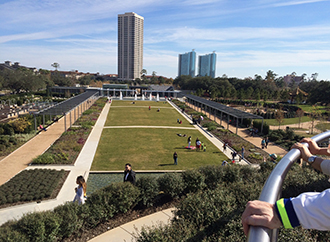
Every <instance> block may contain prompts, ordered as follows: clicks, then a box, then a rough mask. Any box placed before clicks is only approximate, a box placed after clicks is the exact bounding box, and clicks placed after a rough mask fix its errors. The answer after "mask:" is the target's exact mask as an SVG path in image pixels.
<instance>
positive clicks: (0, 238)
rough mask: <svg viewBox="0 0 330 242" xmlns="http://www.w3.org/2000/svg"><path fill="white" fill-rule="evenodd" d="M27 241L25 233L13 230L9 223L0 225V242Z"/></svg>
mask: <svg viewBox="0 0 330 242" xmlns="http://www.w3.org/2000/svg"><path fill="white" fill-rule="evenodd" d="M17 241H28V239H27V238H26V236H25V234H22V233H20V232H19V231H17V230H15V229H14V228H13V226H12V224H11V223H9V224H8V223H6V224H4V225H2V226H1V227H0V242H17Z"/></svg>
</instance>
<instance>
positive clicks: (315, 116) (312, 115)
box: [309, 105, 321, 134]
mask: <svg viewBox="0 0 330 242" xmlns="http://www.w3.org/2000/svg"><path fill="white" fill-rule="evenodd" d="M320 116H321V112H320V110H319V109H318V108H317V107H316V106H315V105H313V108H312V111H311V112H310V114H309V118H310V119H311V121H312V122H311V123H312V126H311V134H313V133H314V126H315V122H316V120H318V119H319V117H320Z"/></svg>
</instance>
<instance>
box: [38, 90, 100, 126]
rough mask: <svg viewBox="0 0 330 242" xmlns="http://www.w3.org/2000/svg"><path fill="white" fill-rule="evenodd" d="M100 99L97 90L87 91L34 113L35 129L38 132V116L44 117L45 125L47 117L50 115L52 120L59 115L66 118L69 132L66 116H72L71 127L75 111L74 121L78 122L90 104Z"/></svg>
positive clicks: (65, 124) (65, 123)
mask: <svg viewBox="0 0 330 242" xmlns="http://www.w3.org/2000/svg"><path fill="white" fill-rule="evenodd" d="M98 97H99V90H97V89H86V91H85V92H83V93H81V94H79V95H77V96H74V97H72V98H69V99H67V100H65V101H63V102H60V103H57V104H55V105H53V106H50V107H48V108H45V109H43V110H41V111H38V112H34V113H33V114H34V128H35V130H36V131H37V122H36V116H37V115H42V116H43V124H44V125H45V115H49V116H50V119H51V117H52V116H57V115H61V116H62V115H63V116H64V130H65V131H66V130H67V122H66V116H67V114H69V116H70V122H69V126H71V124H72V121H71V119H72V117H71V115H72V114H71V113H72V111H73V115H74V117H73V119H74V120H76V119H78V117H80V116H81V114H82V113H83V112H84V111H86V110H87V109H88V108H89V107H90V104H92V101H94V100H96V99H97V98H98ZM76 115H77V116H76Z"/></svg>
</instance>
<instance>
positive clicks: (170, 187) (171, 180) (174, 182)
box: [158, 173, 184, 198]
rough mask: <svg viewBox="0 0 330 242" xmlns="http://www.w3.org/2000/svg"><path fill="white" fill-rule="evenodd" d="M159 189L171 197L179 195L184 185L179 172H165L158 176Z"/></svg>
mask: <svg viewBox="0 0 330 242" xmlns="http://www.w3.org/2000/svg"><path fill="white" fill-rule="evenodd" d="M158 184H159V190H160V191H163V192H164V193H165V194H168V195H170V196H171V197H172V198H176V197H180V195H181V194H182V192H183V189H184V185H183V180H182V177H181V174H179V173H166V174H164V175H163V176H161V177H159V178H158Z"/></svg>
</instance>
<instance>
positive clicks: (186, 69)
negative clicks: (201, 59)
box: [179, 50, 196, 77]
mask: <svg viewBox="0 0 330 242" xmlns="http://www.w3.org/2000/svg"><path fill="white" fill-rule="evenodd" d="M195 69H196V52H195V50H192V51H191V52H188V53H185V54H179V76H183V75H189V76H191V77H195Z"/></svg>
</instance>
